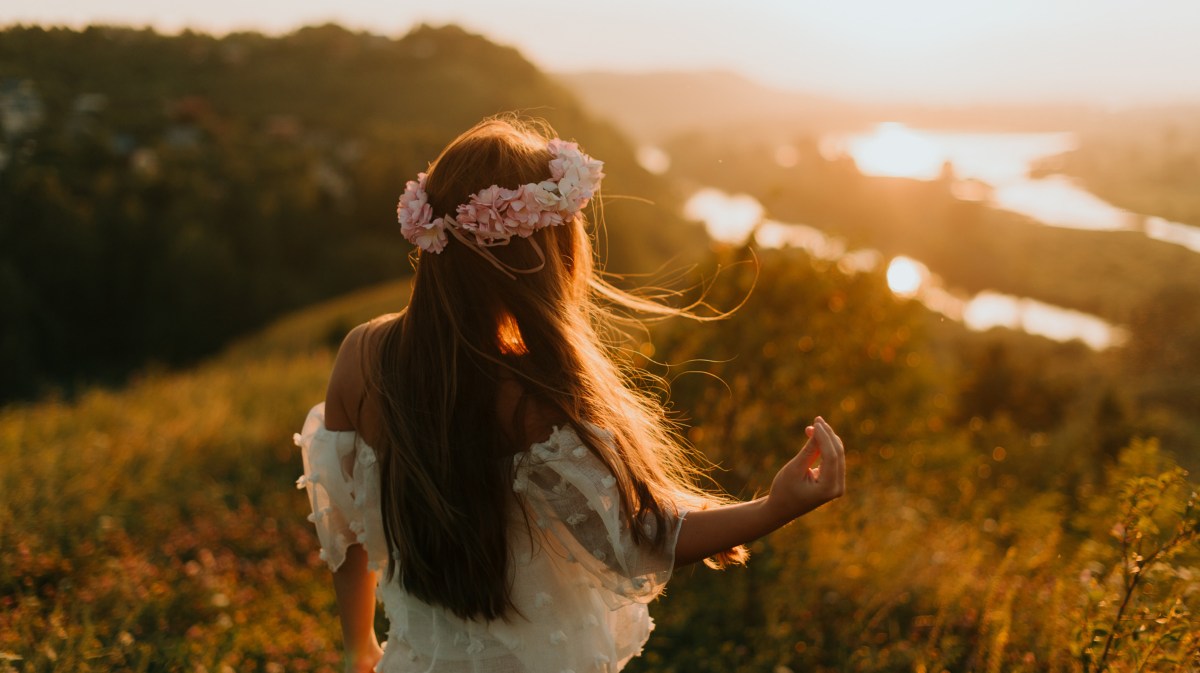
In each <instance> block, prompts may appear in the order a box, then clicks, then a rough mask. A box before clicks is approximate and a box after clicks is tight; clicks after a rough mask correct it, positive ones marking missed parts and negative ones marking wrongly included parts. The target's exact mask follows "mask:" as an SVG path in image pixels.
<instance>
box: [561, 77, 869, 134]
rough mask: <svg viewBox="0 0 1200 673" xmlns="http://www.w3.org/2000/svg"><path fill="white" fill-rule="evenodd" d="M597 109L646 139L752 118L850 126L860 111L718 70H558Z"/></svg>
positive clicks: (738, 124) (738, 125) (728, 126)
mask: <svg viewBox="0 0 1200 673" xmlns="http://www.w3.org/2000/svg"><path fill="white" fill-rule="evenodd" d="M558 78H559V80H560V81H562V82H563V83H564V84H566V85H567V86H568V87H569V88H570V89H571V90H572V91H574V92H575V94H576V95H577V96H578V97H579V99H580V100H581V101H582V102H583V103H584V104H585V105H587V106H589V107H590V108H591V109H592V110H593V111H594V112H595V113H596V114H599V115H603V116H604V117H606V118H608V119H611V120H612V121H613V122H615V123H616V124H618V125H620V126H621V127H622V128H623V129H625V130H626V131H628V132H629V133H630V134H631V135H632V136H633V137H634V138H636V139H638V140H640V141H642V142H649V143H656V142H661V141H663V140H664V139H666V138H669V137H671V136H674V135H677V134H679V133H681V132H686V131H721V130H735V129H736V130H738V131H749V130H750V129H749V128H743V127H744V125H746V124H747V123H749V122H754V123H756V124H765V125H768V126H771V125H781V126H782V125H787V126H789V127H792V128H795V127H806V126H807V127H813V128H820V129H831V128H853V127H855V126H858V125H861V124H865V123H867V122H868V121H870V120H869V119H868V118H867V117H866V116H864V111H863V110H862V109H861V108H858V107H856V106H854V105H852V104H849V103H845V102H843V101H839V100H836V99H832V98H826V97H821V96H814V95H809V94H804V93H799V92H792V91H784V90H781V89H774V88H771V87H767V86H764V85H762V84H759V83H757V82H753V81H751V80H749V79H747V78H745V77H742V76H741V75H738V74H735V73H731V72H722V71H701V72H659V73H647V74H627V73H605V72H583V73H566V74H559V75H558Z"/></svg>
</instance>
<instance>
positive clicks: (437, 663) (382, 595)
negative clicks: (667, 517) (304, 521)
mask: <svg viewBox="0 0 1200 673" xmlns="http://www.w3.org/2000/svg"><path fill="white" fill-rule="evenodd" d="M604 436H605V435H604V433H601V437H602V438H603V437H604ZM295 441H296V444H297V445H298V446H299V447H300V448H301V450H302V453H303V456H304V475H303V476H301V477H300V479H299V481H297V485H298V486H299V487H301V488H307V489H308V497H309V501H310V503H311V505H312V512H313V513H312V515H311V516H310V517H309V520H311V521H312V522H313V523H314V524H316V528H317V536H318V538H320V542H321V558H323V559H324V560H325V561H326V563H328V564H329V567H330V568H331V569H333V570H336V569H337V568H338V567H339V566H340V565H341V564H342V562H343V561H344V560H345V558H346V549H347V547H349V546H350V545H351V544H355V543H357V544H361V545H363V547H364V548H365V549H366V552H367V558H368V563H369V564H370V567H371V568H372V569H373V570H382V569H384V568H385V567H386V564H387V544H386V540H385V537H384V533H383V518H382V514H381V511H380V504H379V503H380V498H379V469H378V465H377V463H376V457H375V451H374V450H373V449H372V448H371V447H370V446H368V445H367V444H366V443H365V442H363V441H362V440H361V439H359V437H358V435H357V434H356V433H354V432H348V431H331V430H328V429H326V427H325V405H324V404H323V403H322V404H318V405H317V406H315V407H313V409H312V411H311V412H309V415H308V419H307V420H306V421H305V423H304V429H303V431H302V432H301V433H300V434H297V435H296V436H295ZM513 460H514V475H515V478H514V481H513V485H512V488H513V491H514V492H515V493H516V494H517V497H516V498H514V503H516V504H514V507H513V509H514V511H513V512H512V517H511V519H510V525H509V536H510V544H509V553H510V554H511V555H512V563H511V564H510V567H511V568H512V573H513V575H512V600H513V604H514V605H515V606H516V608H517V610H516V613H517V614H512V615H510V616H509V617H508V618H506V619H503V620H494V621H490V622H485V621H467V620H463V619H461V618H459V617H457V616H455V615H454V614H453V613H452V612H450V611H448V610H446V609H444V608H441V607H436V606H432V605H429V604H427V603H424V602H422V601H420V600H418V599H416V598H415V597H413V596H410V595H408V594H407V593H406V592H405V591H404V589H403V588H402V587H401V586H400V584H399V582H397V581H391V582H389V581H387V580H386V579H384V573H382V572H380V573H378V577H379V585H378V587H377V589H376V595H377V596H378V598H379V600H380V601H382V602H383V606H384V609H385V611H386V613H387V617H388V621H389V629H388V637H387V642H386V645H385V649H384V656H383V659H381V660H380V662H379V665H378V666H377V667H376V669H375V670H377V671H381V672H389V673H391V672H396V673H400V672H405V673H407V672H410V671H427V672H429V673H568V672H569V673H589V672H592V671H596V672H606V671H618V670H620V669H621V668H622V667H623V666H624V665H625V663H626V662H628V661H629V660H630V659H631V658H632V657H634V656H636V655H637V654H638V653H639V652H641V649H642V646H643V645H645V643H646V640H647V639H648V638H649V636H650V630H651V629H653V628H654V623H653V621H652V620H651V619H650V616H649V613H648V611H647V608H646V603H648V602H649V601H650V600H652V599H653V598H655V597H656V596H658V594H659V593H661V591H662V589H663V586H664V585H665V584H666V582H667V579H668V578H669V577H670V575H671V569H672V566H673V565H674V550H675V543H676V540H677V539H678V534H679V529H680V522H681V521H682V520H683V515H684V513H683V512H680V513H679V514H678V516H677V517H675V518H673V519H672V520H671V521H670V523H669V525H670V529H669V530H667V531H664V532H665V533H666V535H667V540H666V544H665V545H664V546H663V549H662V550H661V551H656V550H653V549H650V548H649V547H648V546H638V545H636V544H634V542H633V540H632V536H631V535H630V531H629V529H628V527H627V525H626V523H625V521H624V517H622V516H621V507H620V498H619V497H618V495H617V490H616V482H615V480H614V478H613V476H612V474H611V473H610V472H609V471H608V469H607V468H606V467H605V466H604V464H603V463H602V462H601V461H600V460H599V459H598V458H596V457H595V456H594V455H593V454H592V453H591V452H590V451H588V450H587V448H585V447H584V445H583V442H582V441H580V439H579V437H578V435H577V434H576V433H575V431H574V430H573V429H571V428H570V427H562V428H555V429H554V432H553V433H552V434H551V435H550V437H549V438H548V439H547V440H546V441H544V442H540V443H537V444H534V445H533V446H531V447H530V448H529V449H528V450H527V451H523V452H521V453H518V454H516V455H515V456H513ZM522 506H523V507H524V508H525V510H526V512H527V513H528V517H527V516H526V514H525V513H523V512H521V511H520V507H522ZM527 520H528V521H530V522H531V523H532V526H529V525H527V524H526V521H527ZM643 525H644V526H647V527H648V528H647V532H650V533H653V532H654V526H655V524H654V522H653V521H652V520H651V521H647V522H646V523H645V524H643ZM531 528H532V530H531ZM463 581H466V582H469V581H470V578H464V579H463Z"/></svg>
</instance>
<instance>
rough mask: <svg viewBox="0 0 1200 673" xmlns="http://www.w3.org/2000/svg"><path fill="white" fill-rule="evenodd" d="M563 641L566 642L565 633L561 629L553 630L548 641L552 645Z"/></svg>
mask: <svg viewBox="0 0 1200 673" xmlns="http://www.w3.org/2000/svg"><path fill="white" fill-rule="evenodd" d="M565 642H567V634H565V633H563V632H562V631H555V632H554V633H551V634H550V643H551V644H552V645H558V644H559V643H565Z"/></svg>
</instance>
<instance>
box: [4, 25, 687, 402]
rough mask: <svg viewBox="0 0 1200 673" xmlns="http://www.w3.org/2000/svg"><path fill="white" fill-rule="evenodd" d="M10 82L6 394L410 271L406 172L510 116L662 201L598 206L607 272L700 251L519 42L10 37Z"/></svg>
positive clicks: (654, 185)
mask: <svg viewBox="0 0 1200 673" xmlns="http://www.w3.org/2000/svg"><path fill="white" fill-rule="evenodd" d="M9 88H12V89H14V90H16V89H20V90H21V91H22V92H25V93H23V94H22V95H25V96H30V95H31V96H33V97H34V98H35V99H36V100H37V101H38V105H40V109H41V113H40V122H38V123H31V124H28V125H25V126H24V127H22V128H18V127H12V128H9V129H8V133H7V134H6V136H5V137H4V138H3V142H0V156H3V157H4V158H3V159H2V160H0V163H3V164H6V165H0V312H3V314H4V315H5V316H6V320H5V326H4V330H3V336H2V337H0V368H2V369H4V370H5V371H6V372H10V374H11V375H6V376H4V377H3V378H2V379H0V400H4V399H7V398H11V397H13V396H28V395H31V394H34V393H37V392H38V391H39V390H40V389H41V387H42V384H45V383H50V384H57V385H62V386H70V385H71V384H73V383H75V382H76V381H78V380H83V381H89V380H92V381H94V380H100V381H119V380H121V378H122V377H123V376H124V375H126V374H127V373H128V372H129V371H131V370H135V369H136V368H138V367H140V366H142V365H144V364H146V363H147V362H158V363H166V364H181V363H187V362H193V361H195V360H196V359H197V358H199V357H201V356H203V355H206V354H211V353H212V352H214V351H215V350H216V349H217V348H219V347H220V346H221V345H222V344H224V343H226V342H227V341H229V340H230V339H231V338H233V337H235V336H237V335H239V334H244V333H246V332H247V331H248V330H250V329H252V328H256V327H258V326H261V325H263V324H265V323H266V322H267V321H268V320H270V319H271V318H272V317H274V316H276V315H279V314H280V313H282V312H284V311H287V310H290V309H294V308H296V307H299V306H302V305H307V304H310V303H312V302H313V301H316V300H318V299H321V298H325V297H330V296H334V295H338V294H341V293H344V292H346V291H347V290H350V289H352V288H356V287H362V286H365V285H369V284H373V283H378V282H381V281H383V280H387V279H394V278H397V277H402V276H404V275H405V274H407V273H408V271H409V268H410V265H409V262H408V261H407V259H406V257H407V254H408V252H409V246H408V245H407V244H406V243H404V241H403V239H402V238H401V237H400V236H399V234H398V230H397V228H396V224H395V215H394V214H393V213H394V212H395V204H396V198H397V195H398V194H399V193H400V191H402V189H403V185H404V182H405V181H406V180H408V179H412V177H413V176H415V175H416V173H417V172H418V171H420V170H422V169H424V168H425V167H426V166H427V164H428V162H430V161H432V160H433V159H434V157H435V156H436V154H437V152H438V151H440V149H441V148H442V147H443V146H444V145H445V144H446V143H447V142H449V141H450V140H452V139H453V138H454V137H455V136H457V135H458V134H459V133H461V132H462V131H464V130H465V129H467V128H469V127H470V126H471V125H472V124H474V123H475V122H477V121H479V120H480V119H482V118H483V117H486V116H489V115H494V114H497V113H501V112H505V111H513V110H517V111H528V112H529V113H531V114H533V115H539V116H543V117H545V118H546V119H547V120H548V121H550V122H551V123H552V124H553V125H554V126H555V127H556V128H557V130H558V131H559V132H560V134H561V135H563V136H564V137H568V138H569V137H579V138H581V139H584V142H585V145H586V146H587V148H588V150H589V151H590V152H591V153H593V154H594V155H595V156H598V157H601V158H603V159H604V160H605V161H606V162H607V164H608V170H609V172H610V173H611V175H612V178H611V179H610V180H608V181H606V184H605V192H606V194H611V195H631V196H635V197H638V198H641V199H648V200H650V201H657V202H659V203H660V204H661V205H658V206H654V205H646V204H644V203H640V202H639V203H633V202H624V201H618V200H615V199H614V200H613V201H612V203H611V204H609V208H608V209H609V212H610V214H611V215H612V221H613V222H614V226H612V227H610V228H609V229H608V231H607V235H606V236H605V237H604V240H605V241H606V242H607V243H608V246H607V248H606V253H607V255H608V257H609V259H610V260H611V261H612V264H611V267H612V268H613V269H614V270H618V271H620V270H629V269H644V268H649V267H653V266H655V265H657V264H659V263H661V262H662V261H663V260H664V259H666V258H668V257H670V256H673V255H676V254H679V253H680V252H681V251H686V250H689V249H691V250H694V249H695V245H696V242H697V241H701V242H702V240H703V239H702V237H697V236H696V234H698V233H699V229H698V228H696V227H694V226H691V225H688V224H686V223H684V222H683V221H682V220H680V219H679V218H678V217H677V216H676V215H674V212H675V208H674V205H675V197H674V195H673V194H672V193H671V191H670V190H669V189H668V188H667V187H666V186H665V184H664V183H663V182H662V181H661V180H660V179H658V178H656V177H654V176H651V175H650V174H648V173H646V172H645V171H644V170H642V169H641V168H640V167H639V166H638V165H637V163H636V161H635V160H634V153H633V150H632V148H631V147H630V146H629V145H628V143H627V142H626V141H625V140H624V139H623V138H622V137H620V136H619V135H618V134H617V133H616V132H615V131H614V130H613V129H612V128H611V127H609V126H607V125H605V124H602V123H599V122H596V121H594V120H592V119H591V118H589V117H588V116H587V115H586V114H585V113H584V112H583V111H582V109H581V108H580V106H579V105H578V104H577V103H576V102H575V100H574V99H573V98H572V97H571V96H570V95H569V94H567V93H566V92H565V91H564V90H562V89H561V88H560V87H559V86H558V85H557V84H555V83H554V82H552V81H551V80H550V79H548V78H547V77H545V76H544V75H542V74H541V73H540V72H539V71H538V70H537V69H536V68H535V67H534V66H533V65H532V64H530V63H529V62H528V61H526V60H525V59H524V58H522V57H521V56H520V54H518V53H517V52H516V51H514V50H513V49H510V48H504V47H499V46H497V45H494V44H492V43H490V42H488V41H487V40H485V39H483V38H481V37H479V36H476V35H472V34H469V33H467V32H465V31H463V30H461V29H459V28H455V27H446V28H431V27H427V26H422V27H419V28H417V29H415V30H413V31H412V32H411V33H409V34H408V35H405V36H404V37H402V38H400V39H394V40H393V39H387V38H383V37H379V36H374V35H368V34H361V33H352V32H350V31H347V30H345V29H342V28H340V27H337V26H332V25H327V26H320V27H315V28H305V29H302V30H299V31H297V32H295V33H292V34H290V35H286V36H283V37H279V38H270V37H265V36H262V35H257V34H252V33H238V34H233V35H228V36H225V37H222V38H216V37H212V36H208V35H202V34H196V33H190V32H185V33H184V34H182V35H178V36H163V35H158V34H156V33H154V32H152V31H148V30H144V31H137V30H131V29H125V28H106V27H91V28H87V29H85V30H83V31H80V32H75V31H71V30H66V29H50V30H46V29H42V28H23V27H10V28H6V29H3V30H0V91H3V92H7V91H8V89H9ZM5 95H7V93H5ZM685 254H686V252H685Z"/></svg>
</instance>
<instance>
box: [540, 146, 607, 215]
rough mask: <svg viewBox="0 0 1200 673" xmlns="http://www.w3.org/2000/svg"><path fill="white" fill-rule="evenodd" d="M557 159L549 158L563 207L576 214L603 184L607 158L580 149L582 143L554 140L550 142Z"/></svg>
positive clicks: (552, 175) (551, 149)
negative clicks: (591, 154) (592, 155)
mask: <svg viewBox="0 0 1200 673" xmlns="http://www.w3.org/2000/svg"><path fill="white" fill-rule="evenodd" d="M547 147H548V148H549V149H550V152H551V153H552V154H554V155H555V156H554V159H552V160H551V161H550V176H551V177H552V178H553V179H554V180H555V181H556V182H557V183H558V193H559V195H560V196H561V197H562V206H563V208H562V209H563V210H567V211H570V213H569V214H570V215H574V214H575V213H576V212H579V211H580V210H582V209H583V207H584V206H586V205H587V204H588V201H590V200H591V198H592V197H593V196H595V194H596V190H597V189H599V188H600V180H601V179H602V178H603V177H604V171H603V170H602V169H603V167H604V162H602V161H597V160H596V159H593V158H591V157H589V156H587V155H586V154H584V153H583V152H580V151H579V145H576V144H575V143H568V142H564V141H562V140H559V139H557V138H556V139H554V140H551V141H550V143H549V144H548V145H547Z"/></svg>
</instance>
